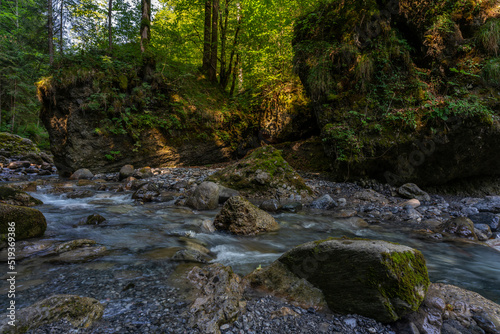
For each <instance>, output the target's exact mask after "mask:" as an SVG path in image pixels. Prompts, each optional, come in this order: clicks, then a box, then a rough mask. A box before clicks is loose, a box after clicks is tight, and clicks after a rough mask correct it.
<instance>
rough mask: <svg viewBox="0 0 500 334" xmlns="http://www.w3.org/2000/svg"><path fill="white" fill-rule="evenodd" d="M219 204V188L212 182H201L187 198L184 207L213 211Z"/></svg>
mask: <svg viewBox="0 0 500 334" xmlns="http://www.w3.org/2000/svg"><path fill="white" fill-rule="evenodd" d="M218 204H219V186H218V185H217V184H215V183H213V182H203V183H202V184H200V185H199V186H198V187H196V189H195V190H194V192H193V194H192V195H191V196H189V198H188V199H187V201H186V205H187V206H189V207H190V208H192V209H195V210H214V209H217V206H218Z"/></svg>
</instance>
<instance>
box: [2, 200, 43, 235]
mask: <svg viewBox="0 0 500 334" xmlns="http://www.w3.org/2000/svg"><path fill="white" fill-rule="evenodd" d="M12 223H15V236H16V241H17V240H23V239H27V238H33V237H39V236H42V235H43V233H44V232H45V229H46V228H47V221H46V220H45V217H44V215H43V214H42V213H41V212H40V211H38V210H36V209H33V208H27V207H24V206H17V205H9V204H1V203H0V240H5V239H6V238H7V233H9V232H11V229H12V228H13V226H12ZM9 228H10V230H9Z"/></svg>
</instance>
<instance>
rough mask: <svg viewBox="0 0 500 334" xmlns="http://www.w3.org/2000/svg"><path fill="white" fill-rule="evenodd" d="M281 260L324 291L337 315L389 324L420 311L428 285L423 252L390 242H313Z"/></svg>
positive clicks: (301, 246) (330, 306)
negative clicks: (363, 317)
mask: <svg viewBox="0 0 500 334" xmlns="http://www.w3.org/2000/svg"><path fill="white" fill-rule="evenodd" d="M277 261H279V262H281V263H282V264H283V265H285V266H286V268H287V269H288V270H290V271H291V272H292V273H293V274H295V275H296V276H298V277H299V278H304V279H306V280H307V281H309V282H310V283H311V284H312V285H314V286H315V287H317V288H318V289H320V290H321V291H322V292H323V294H324V296H325V299H326V302H327V303H328V307H329V308H330V309H331V310H332V311H334V312H339V313H344V314H348V313H356V314H360V315H363V316H366V317H370V318H373V319H376V320H377V321H381V322H384V323H389V322H393V321H396V320H398V319H399V318H401V317H402V316H404V315H405V314H408V313H410V312H412V311H416V310H417V309H418V307H419V306H420V304H421V302H422V301H423V299H424V297H425V293H426V291H427V288H428V286H429V277H428V274H427V267H426V264H425V259H424V257H423V255H422V253H420V252H419V251H418V250H415V249H412V248H410V247H406V246H402V245H399V244H394V243H389V242H386V241H378V240H359V239H330V240H321V241H314V242H309V243H306V244H303V245H300V246H297V247H295V248H293V249H291V250H289V251H288V252H286V253H285V254H283V255H282V256H281V257H280V258H279V259H278V260H277Z"/></svg>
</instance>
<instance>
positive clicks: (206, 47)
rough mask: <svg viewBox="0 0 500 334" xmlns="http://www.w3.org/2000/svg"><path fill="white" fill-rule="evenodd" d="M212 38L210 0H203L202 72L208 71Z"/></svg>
mask: <svg viewBox="0 0 500 334" xmlns="http://www.w3.org/2000/svg"><path fill="white" fill-rule="evenodd" d="M211 40H212V1H211V0H207V1H205V24H204V26H203V66H202V68H203V72H206V73H208V70H209V68H210V60H211V57H210V52H211V45H210V44H211V43H210V41H211Z"/></svg>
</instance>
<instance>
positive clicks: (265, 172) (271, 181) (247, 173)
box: [209, 146, 312, 196]
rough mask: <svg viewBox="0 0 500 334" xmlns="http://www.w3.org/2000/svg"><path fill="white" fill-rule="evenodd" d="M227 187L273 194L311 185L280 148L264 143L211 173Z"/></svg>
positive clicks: (306, 190) (306, 189) (303, 190)
mask: <svg viewBox="0 0 500 334" xmlns="http://www.w3.org/2000/svg"><path fill="white" fill-rule="evenodd" d="M209 180H211V181H214V182H217V183H219V184H222V185H223V186H225V187H229V188H233V189H236V190H239V191H240V192H241V193H242V194H244V195H252V196H255V195H257V196H274V195H275V194H276V192H277V191H280V192H282V193H285V192H290V193H304V194H306V195H309V194H311V193H312V191H311V189H310V188H309V187H308V186H307V185H306V184H305V183H304V180H303V179H302V178H301V177H300V176H299V175H298V174H297V173H296V172H295V171H294V170H293V168H292V167H290V165H289V164H288V163H287V162H286V161H285V160H284V159H283V157H282V156H281V153H280V151H279V150H277V149H275V148H274V147H272V146H265V147H261V148H258V149H256V150H254V151H253V152H252V153H251V154H249V155H248V156H246V157H245V158H243V159H241V160H240V161H239V162H237V163H235V164H232V165H230V166H228V167H226V168H224V169H222V170H221V171H218V172H216V173H215V174H213V175H211V176H210V177H209Z"/></svg>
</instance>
